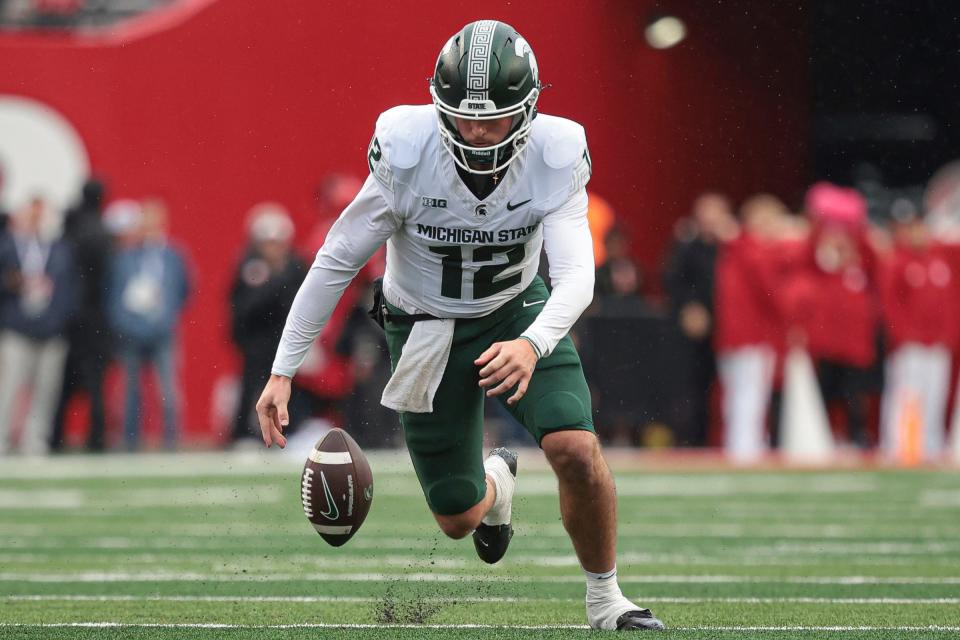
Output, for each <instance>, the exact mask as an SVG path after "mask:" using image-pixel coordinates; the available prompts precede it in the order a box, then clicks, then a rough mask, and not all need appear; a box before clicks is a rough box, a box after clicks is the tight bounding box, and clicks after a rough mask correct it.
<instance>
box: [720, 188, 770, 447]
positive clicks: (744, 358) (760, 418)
mask: <svg viewBox="0 0 960 640" xmlns="http://www.w3.org/2000/svg"><path fill="white" fill-rule="evenodd" d="M787 215H788V213H787V211H786V208H785V207H784V206H783V203H781V202H780V201H779V200H778V199H777V198H775V197H773V196H770V195H765V194H762V195H756V196H753V197H752V198H750V199H749V200H747V201H746V202H745V203H744V204H743V206H742V208H741V222H742V233H741V234H740V235H738V236H737V237H736V238H734V239H733V240H731V241H729V242H727V243H725V244H724V245H723V247H722V249H721V250H720V253H719V257H718V260H717V271H716V334H715V338H714V340H715V344H716V349H717V367H718V373H719V376H720V382H721V385H722V387H723V422H724V449H725V451H726V453H727V455H728V456H729V457H730V458H731V460H733V461H735V462H751V461H755V460H756V459H758V458H759V457H760V456H761V455H762V454H763V453H764V452H765V451H766V444H765V442H766V439H765V436H764V432H765V424H766V417H767V409H768V407H769V403H770V396H771V391H772V389H773V381H774V367H775V365H776V355H777V351H778V350H779V349H780V348H781V347H782V344H783V342H784V336H783V332H784V330H783V321H784V318H783V309H782V305H781V302H780V300H779V297H778V287H779V286H780V285H781V284H782V282H783V279H784V277H785V274H784V270H785V268H786V267H785V266H784V265H785V264H786V261H785V257H784V255H783V248H782V247H781V246H780V245H779V244H778V243H777V241H778V240H783V239H784V238H785V237H786V236H787V231H788V224H787V223H786V222H785V219H786V217H787Z"/></svg>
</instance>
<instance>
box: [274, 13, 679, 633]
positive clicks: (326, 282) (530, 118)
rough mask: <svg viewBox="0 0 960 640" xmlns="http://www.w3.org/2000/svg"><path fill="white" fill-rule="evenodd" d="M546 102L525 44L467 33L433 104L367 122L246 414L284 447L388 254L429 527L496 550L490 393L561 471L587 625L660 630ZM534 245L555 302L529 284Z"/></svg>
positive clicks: (577, 216) (439, 77) (579, 215)
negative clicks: (602, 402)
mask: <svg viewBox="0 0 960 640" xmlns="http://www.w3.org/2000/svg"><path fill="white" fill-rule="evenodd" d="M540 91H541V83H540V77H539V66H538V64H537V59H536V57H535V56H534V53H533V50H532V48H531V46H530V44H529V43H528V42H527V41H526V40H525V39H524V38H523V37H522V36H521V35H520V34H519V33H517V32H516V30H515V29H513V28H512V27H511V26H509V25H507V24H504V23H502V22H498V21H495V20H481V21H478V22H473V23H471V24H468V25H466V26H465V27H464V28H463V29H461V30H460V31H459V32H457V33H456V34H454V35H453V36H452V37H451V38H450V39H449V40H448V41H447V42H446V44H445V45H444V46H443V48H442V50H441V52H440V55H439V57H438V59H437V63H436V66H435V69H434V75H433V78H432V79H431V82H430V95H431V97H432V100H433V104H432V105H423V106H401V107H396V108H393V109H390V110H388V111H386V112H384V113H383V114H382V115H381V116H380V118H379V119H378V121H377V123H376V127H375V131H374V135H373V138H372V140H371V142H370V146H369V149H368V153H367V161H368V165H369V169H370V175H369V177H368V178H367V180H366V182H365V183H364V186H363V188H362V189H361V191H360V193H359V194H358V195H357V197H356V198H355V199H354V201H353V202H352V203H351V204H350V205H349V206H348V207H347V208H346V209H345V210H344V211H343V213H342V214H341V216H340V218H339V219H338V220H337V222H336V224H334V226H333V228H332V229H331V231H330V233H329V235H328V236H327V239H326V242H325V243H324V245H323V247H322V248H321V249H320V251H319V252H318V253H317V257H316V260H315V261H314V264H313V266H312V268H311V270H310V272H309V274H308V275H307V278H306V279H305V281H304V283H303V285H302V287H301V288H300V291H299V292H298V294H297V297H296V300H295V301H294V304H293V306H292V308H291V310H290V314H289V316H288V318H287V323H286V327H285V329H284V332H283V337H282V339H281V342H280V345H279V348H278V350H277V357H276V360H275V361H274V365H273V370H272V375H271V377H270V381H269V382H268V383H267V386H266V388H265V389H264V392H263V395H262V396H261V398H260V401H259V402H258V403H257V413H258V416H259V418H260V424H261V429H262V431H263V437H264V442H265V444H266V445H267V446H270V445H272V444H273V443H277V444H279V445H280V446H283V445H284V444H285V439H284V437H283V435H282V430H283V427H284V425H285V424H286V422H287V419H288V416H287V406H286V405H287V401H288V399H289V395H290V381H291V378H292V377H293V375H294V374H295V373H296V370H297V368H298V367H299V366H300V364H301V363H302V361H303V359H304V357H305V355H306V352H307V349H308V348H309V346H310V344H311V343H312V342H313V340H314V339H315V338H316V336H317V335H318V333H319V332H320V330H321V329H322V328H323V326H324V323H325V322H326V321H327V319H328V318H329V316H330V314H331V312H332V311H333V308H334V307H335V305H336V304H337V302H338V300H339V298H340V295H341V293H342V292H343V290H344V288H345V287H346V286H347V284H348V283H349V282H350V280H351V279H352V278H353V277H354V276H355V275H356V273H357V272H358V270H359V269H360V268H361V267H362V266H363V265H364V264H365V263H366V261H367V260H369V258H370V257H371V256H372V255H373V254H374V252H375V251H377V249H378V248H379V247H380V246H381V245H383V244H384V243H386V246H387V264H386V271H385V273H384V278H383V288H382V298H383V299H382V301H381V302H380V303H379V304H380V309H379V313H378V317H379V318H381V319H382V321H383V327H384V329H385V331H386V336H387V344H388V347H389V350H390V358H391V364H392V366H393V375H392V377H391V379H390V381H389V383H388V384H387V386H386V388H385V389H384V394H383V403H384V405H386V406H388V407H391V408H393V409H395V410H397V411H398V412H399V414H400V421H401V424H402V425H403V430H404V437H405V439H406V443H407V448H408V450H409V452H410V457H411V459H412V461H413V465H414V468H415V470H416V472H417V477H418V479H419V481H420V484H421V487H422V488H423V493H424V497H425V499H426V501H427V504H428V505H429V507H430V509H431V512H432V513H433V515H434V518H435V519H436V521H437V524H438V525H439V527H440V529H441V530H442V531H443V532H444V533H445V534H446V535H448V536H450V537H452V538H458V539H459V538H463V537H465V536H467V535H469V534H471V533H472V536H473V541H474V546H475V548H476V551H477V554H478V555H479V557H480V558H481V559H482V560H483V561H485V562H489V563H495V562H497V561H499V560H500V558H502V557H503V555H504V554H505V553H506V551H507V548H508V545H509V543H510V540H511V537H512V536H513V526H512V522H511V518H512V514H511V511H512V509H511V505H512V499H513V493H514V488H515V486H516V477H517V468H518V460H517V455H516V454H515V453H514V452H512V451H509V450H507V449H504V448H497V449H494V450H493V451H492V452H491V453H490V455H488V456H487V457H486V458H484V456H483V451H482V447H483V400H484V397H485V396H487V397H497V398H498V399H499V400H500V401H501V402H502V403H503V404H504V407H505V408H506V409H507V410H508V411H510V412H511V413H512V414H513V416H514V417H515V418H516V419H517V420H518V421H519V422H520V423H521V424H522V425H523V426H524V427H525V428H526V429H527V430H528V431H529V432H530V434H531V435H532V436H533V437H534V438H535V439H536V441H537V443H538V444H539V445H540V447H541V448H542V449H543V451H544V454H545V455H546V457H547V459H548V461H549V462H550V464H551V467H552V468H553V469H554V471H555V472H556V474H557V478H558V481H559V492H560V511H561V515H562V518H563V522H564V526H565V527H566V530H567V532H568V533H569V535H570V539H571V541H572V542H573V546H574V549H575V551H576V553H577V557H578V559H579V561H580V563H581V565H582V568H583V571H584V574H585V579H586V584H587V592H586V612H587V620H588V622H589V624H590V626H591V627H593V628H597V629H609V630H613V629H662V628H663V624H662V623H661V622H660V621H659V620H657V619H656V618H655V617H654V616H653V614H652V613H651V612H650V611H649V609H641V608H640V607H638V606H637V605H635V604H634V603H633V602H631V601H630V600H628V599H626V598H625V597H624V596H623V594H622V593H621V591H620V588H619V586H618V583H617V571H616V549H615V546H616V545H615V540H616V496H615V492H614V484H613V478H612V476H611V474H610V471H609V468H608V467H607V465H606V462H605V461H604V460H603V457H602V454H601V452H600V446H599V444H598V441H597V437H596V433H595V432H594V427H593V422H592V412H591V408H590V393H589V390H588V388H587V384H586V381H585V380H584V377H583V371H582V368H581V366H580V359H579V356H578V355H577V352H576V349H575V348H574V345H573V342H572V341H571V339H570V337H569V336H568V335H567V333H568V332H569V331H570V328H571V327H572V326H573V324H574V322H575V321H576V320H577V318H578V317H579V316H580V314H581V313H582V312H583V311H584V309H586V307H587V305H588V304H589V303H590V301H591V299H592V296H593V270H594V265H593V252H592V242H591V237H590V231H589V227H588V226H587V219H586V212H587V194H586V189H585V185H586V183H587V181H588V180H589V178H590V173H591V163H590V154H589V152H588V150H587V144H586V137H585V134H584V131H583V128H582V127H581V126H580V125H579V124H577V123H575V122H572V121H570V120H566V119H563V118H558V117H553V116H547V115H543V114H538V113H537V102H538V99H539V96H540ZM541 248H543V249H545V250H546V253H547V256H548V259H549V268H550V277H551V281H552V285H553V290H552V292H548V291H547V289H546V287H545V286H544V284H543V282H542V280H541V279H540V278H539V277H538V276H537V275H536V272H537V267H538V263H539V256H540V251H541ZM347 428H348V429H349V425H348V427H347Z"/></svg>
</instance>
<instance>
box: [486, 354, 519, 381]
mask: <svg viewBox="0 0 960 640" xmlns="http://www.w3.org/2000/svg"><path fill="white" fill-rule="evenodd" d="M515 368H516V363H514V362H513V360H512V359H511V358H510V356H509V355H507V354H506V353H503V352H502V351H501V352H500V353H498V354H497V357H496V358H494V359H493V360H491V361H490V362H488V363H487V366H485V367H484V368H483V369H480V377H481V378H489V377H490V376H495V375H496V376H497V377H498V378H499V379H500V380H503V379H504V378H505V377H506V376H508V375H509V374H510V373H512V372H513V370H514V369H515Z"/></svg>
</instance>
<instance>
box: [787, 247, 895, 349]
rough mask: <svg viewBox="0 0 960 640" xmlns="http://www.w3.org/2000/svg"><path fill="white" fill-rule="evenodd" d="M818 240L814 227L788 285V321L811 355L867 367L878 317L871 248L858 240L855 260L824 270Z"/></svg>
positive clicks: (873, 261) (873, 346)
mask: <svg viewBox="0 0 960 640" xmlns="http://www.w3.org/2000/svg"><path fill="white" fill-rule="evenodd" d="M817 242H818V238H817V232H816V231H815V232H814V235H813V236H812V237H811V238H810V239H809V240H807V241H805V242H804V245H805V246H804V249H803V250H802V251H803V255H802V257H801V258H800V259H799V260H798V263H797V265H796V268H795V269H794V271H793V273H792V274H791V278H790V282H789V283H788V285H787V287H786V292H785V297H786V298H787V302H786V303H785V309H786V315H787V322H788V324H789V325H790V326H791V327H796V328H798V329H800V330H801V331H802V333H803V335H804V337H805V338H806V347H807V351H808V352H809V353H810V356H811V357H813V358H815V359H821V358H822V359H827V360H831V361H833V362H838V363H841V364H846V365H850V366H854V367H868V366H870V365H871V364H873V361H874V359H875V357H876V348H875V345H876V329H877V324H878V322H879V311H878V309H877V301H876V299H877V292H876V288H877V285H876V275H875V271H876V268H875V267H874V265H875V259H874V254H873V252H872V251H871V250H870V249H869V248H868V247H867V245H866V243H865V242H862V241H860V242H858V246H859V253H860V259H859V260H858V261H855V262H853V263H850V264H847V265H845V266H841V267H839V268H837V270H836V271H827V270H825V269H824V268H822V267H821V265H820V264H818V262H817V259H816V251H817Z"/></svg>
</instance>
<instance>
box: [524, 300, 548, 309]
mask: <svg viewBox="0 0 960 640" xmlns="http://www.w3.org/2000/svg"><path fill="white" fill-rule="evenodd" d="M544 302H546V300H537V301H535V302H527V301H526V300H524V301H523V308H524V309H526V308H527V307H532V306H533V305H535V304H543V303H544Z"/></svg>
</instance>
